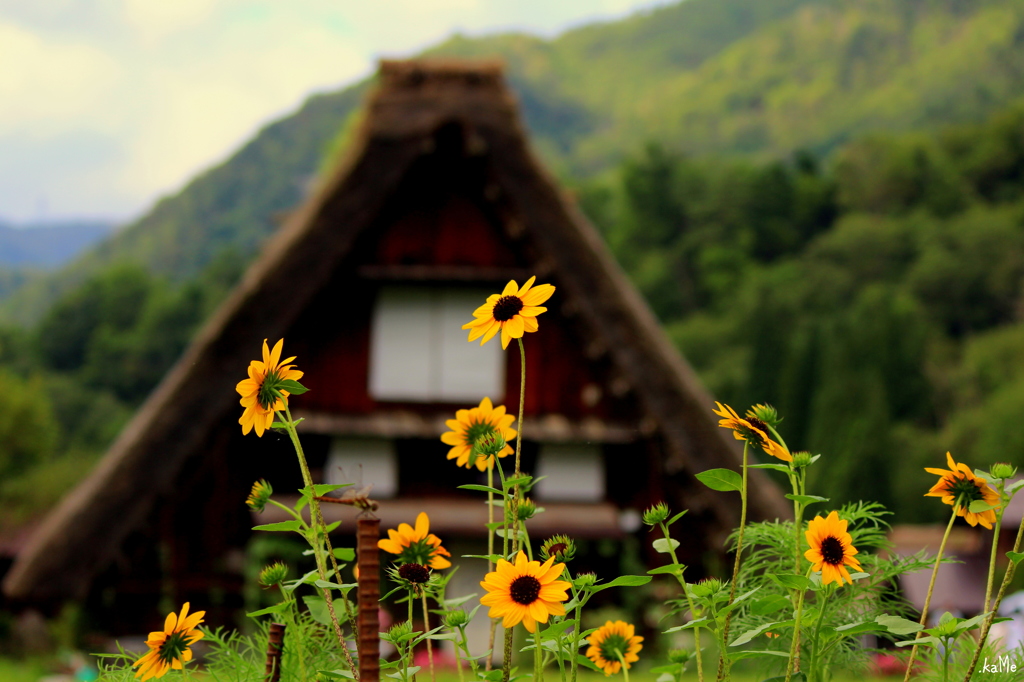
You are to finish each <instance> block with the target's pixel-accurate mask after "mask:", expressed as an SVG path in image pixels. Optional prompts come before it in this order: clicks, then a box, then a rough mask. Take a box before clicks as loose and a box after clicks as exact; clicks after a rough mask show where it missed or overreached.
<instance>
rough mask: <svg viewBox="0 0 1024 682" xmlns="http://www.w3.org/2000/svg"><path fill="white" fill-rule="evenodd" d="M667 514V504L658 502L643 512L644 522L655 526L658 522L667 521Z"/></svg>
mask: <svg viewBox="0 0 1024 682" xmlns="http://www.w3.org/2000/svg"><path fill="white" fill-rule="evenodd" d="M668 515H669V511H668V505H667V504H665V503H664V502H659V503H658V504H656V505H654V506H653V507H651V508H649V509H648V510H647V511H645V512H644V523H646V524H647V525H648V526H657V525H658V524H659V523H664V522H665V521H667V520H668Z"/></svg>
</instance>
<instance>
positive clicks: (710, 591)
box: [689, 578, 722, 599]
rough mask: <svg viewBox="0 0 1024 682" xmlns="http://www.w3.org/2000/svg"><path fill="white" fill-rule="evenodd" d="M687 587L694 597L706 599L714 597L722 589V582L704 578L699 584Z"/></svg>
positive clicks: (716, 579)
mask: <svg viewBox="0 0 1024 682" xmlns="http://www.w3.org/2000/svg"><path fill="white" fill-rule="evenodd" d="M689 587H690V590H691V591H692V592H693V596H694V597H696V598H697V599H706V598H708V597H712V596H714V595H715V594H717V593H718V591H719V590H721V589H722V581H721V580H719V579H718V578H704V580H701V581H700V582H696V583H691V584H690V585H689Z"/></svg>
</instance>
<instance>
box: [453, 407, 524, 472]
mask: <svg viewBox="0 0 1024 682" xmlns="http://www.w3.org/2000/svg"><path fill="white" fill-rule="evenodd" d="M515 420H516V418H515V417H514V416H513V415H511V414H505V406H504V405H498V406H497V407H494V406H493V405H492V404H491V399H490V398H484V399H483V400H481V401H480V405H479V406H478V407H473V408H470V409H468V410H459V411H458V412H456V413H455V419H449V420H448V421H446V422H445V424H446V425H447V426H448V428H449V429H451V431H447V432H445V433H443V434H441V442H442V443H444V444H445V445H451V446H452V449H451V450H449V451H448V459H454V460H455V463H456V464H458V465H459V466H460V467H461V466H464V467H466V468H467V469H469V468H471V467H472V465H473V464H476V468H477V469H479V470H480V471H484V470H485V469H488V468H489V467H492V466H494V455H490V456H488V457H481V456H477V457H473V461H470V457H471V456H472V455H473V446H474V445H477V444H478V443H479V442H480V439H481V438H484V437H485V436H492V435H499V436H501V437H502V439H503V440H504V441H505V442H506V445H505V447H504V448H502V449H501V450H500V451H499V452H498V457H505V456H506V455H511V454H512V447H511V446H509V445H508V444H507V443H508V441H510V440H512V439H513V438H515V437H516V430H515V429H511V428H509V427H510V426H511V425H512V422H514V421H515Z"/></svg>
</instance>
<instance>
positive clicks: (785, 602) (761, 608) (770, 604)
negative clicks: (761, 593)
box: [750, 594, 793, 616]
mask: <svg viewBox="0 0 1024 682" xmlns="http://www.w3.org/2000/svg"><path fill="white" fill-rule="evenodd" d="M792 607H793V604H792V602H790V601H789V598H788V597H784V596H782V595H781V594H773V595H771V596H770V597H765V598H764V599H758V600H757V601H755V602H754V603H753V604H751V605H750V612H751V613H753V614H754V615H755V616H767V615H768V614H769V613H775V612H776V611H781V610H783V609H790V608H792Z"/></svg>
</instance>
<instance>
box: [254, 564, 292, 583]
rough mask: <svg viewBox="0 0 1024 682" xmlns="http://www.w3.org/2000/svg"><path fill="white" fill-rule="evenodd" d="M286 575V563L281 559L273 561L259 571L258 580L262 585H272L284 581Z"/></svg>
mask: <svg viewBox="0 0 1024 682" xmlns="http://www.w3.org/2000/svg"><path fill="white" fill-rule="evenodd" d="M287 577H288V565H287V564H285V563H283V562H281V561H275V562H274V563H272V564H270V565H269V566H266V567H265V568H264V569H263V570H262V571H260V576H259V578H258V580H259V583H260V585H263V587H273V586H274V585H279V584H281V583H282V582H284V579H285V578H287Z"/></svg>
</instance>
